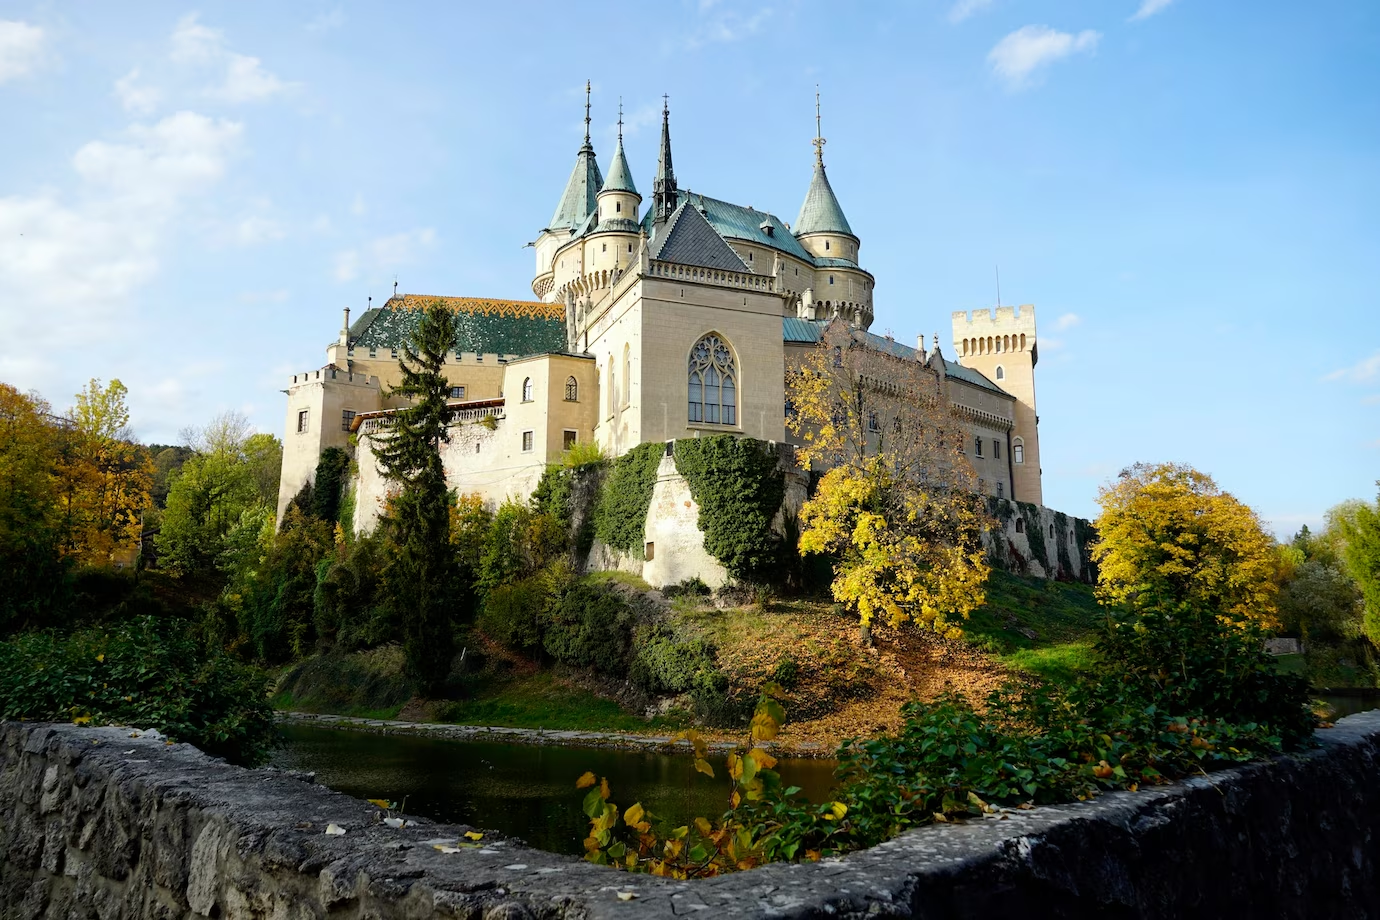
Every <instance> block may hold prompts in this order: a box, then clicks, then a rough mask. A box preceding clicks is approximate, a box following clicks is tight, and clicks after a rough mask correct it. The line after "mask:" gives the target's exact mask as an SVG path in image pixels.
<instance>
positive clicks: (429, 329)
mask: <svg viewBox="0 0 1380 920" xmlns="http://www.w3.org/2000/svg"><path fill="white" fill-rule="evenodd" d="M454 347H455V316H454V314H453V313H451V311H450V309H449V308H448V307H446V306H445V305H444V304H441V303H433V304H431V305H430V306H428V307H427V310H426V314H425V315H424V316H423V317H422V321H421V323H420V324H418V326H417V329H416V330H415V331H414V332H413V333H412V340H411V341H410V342H408V343H406V344H405V345H404V347H403V354H402V357H401V358H400V359H399V362H398V364H399V367H400V369H401V371H402V383H401V384H399V385H398V386H396V387H393V388H392V389H391V390H390V396H391V397H392V398H394V399H397V398H398V397H402V398H403V399H405V400H406V401H407V402H408V405H407V406H406V408H403V409H399V410H398V411H397V412H395V413H394V414H393V415H392V416H391V418H390V423H389V426H388V429H387V431H386V433H385V434H383V435H382V436H376V437H375V439H374V444H373V448H374V457H375V459H376V460H377V461H378V464H379V467H380V469H381V470H382V472H383V474H384V476H385V477H386V478H387V479H389V480H391V481H392V482H393V483H394V484H395V485H396V487H397V488H398V491H397V493H396V494H395V495H393V496H392V498H391V499H390V501H389V503H388V507H387V510H386V513H385V514H384V517H383V521H382V524H383V526H384V527H385V528H386V529H387V530H388V532H389V536H390V538H391V539H392V542H393V543H394V544H395V545H396V547H397V552H396V553H395V554H394V555H393V556H392V557H391V558H390V559H389V561H388V565H387V568H386V569H385V571H384V583H385V585H386V586H387V589H388V591H389V594H390V596H391V599H392V602H393V605H394V607H395V609H396V610H397V612H398V614H399V617H400V619H401V622H402V632H403V648H404V650H405V651H406V655H407V673H408V676H409V677H410V678H412V679H413V680H414V681H416V682H417V684H418V686H420V687H421V688H422V689H423V691H424V692H428V693H434V692H435V691H436V690H438V689H439V687H440V685H441V683H442V682H443V681H444V680H445V677H446V674H447V672H448V670H449V667H450V659H451V653H452V649H453V637H452V632H451V615H450V614H451V608H452V606H453V605H455V604H456V603H457V601H462V600H463V599H462V598H459V597H458V596H457V595H458V594H459V593H460V592H462V591H463V590H464V589H463V586H462V585H461V583H460V578H459V577H457V576H458V573H459V566H458V564H457V560H456V554H455V551H454V549H453V548H452V546H451V542H450V508H451V501H450V491H449V489H448V487H447V486H446V471H445V468H444V466H442V463H441V445H442V444H446V443H449V441H450V431H449V424H450V412H449V410H448V409H447V406H446V399H447V397H448V395H449V393H450V382H449V381H448V380H447V379H446V375H445V373H444V368H445V362H446V352H447V351H448V350H451V349H453V348H454Z"/></svg>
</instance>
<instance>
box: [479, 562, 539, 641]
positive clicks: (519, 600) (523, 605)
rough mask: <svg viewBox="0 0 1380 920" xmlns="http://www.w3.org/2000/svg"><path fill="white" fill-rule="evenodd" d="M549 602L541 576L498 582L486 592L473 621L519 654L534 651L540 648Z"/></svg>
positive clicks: (487, 634)
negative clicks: (503, 583) (476, 616)
mask: <svg viewBox="0 0 1380 920" xmlns="http://www.w3.org/2000/svg"><path fill="white" fill-rule="evenodd" d="M549 603H550V599H549V597H548V596H547V591H546V587H545V585H544V584H543V583H542V580H541V579H540V578H536V577H534V578H524V579H522V580H521V581H516V582H513V583H512V584H507V585H499V586H498V587H496V588H494V589H493V590H491V591H490V592H489V593H488V594H487V595H486V596H485V598H484V606H483V607H482V608H481V609H480V612H479V619H478V622H477V624H476V625H478V627H479V630H480V632H482V633H484V635H486V636H488V637H489V638H490V639H492V640H493V641H495V642H497V643H498V644H499V645H501V646H503V647H504V648H507V649H511V650H512V651H514V652H517V653H519V654H522V655H537V654H540V652H541V650H542V634H543V632H544V631H545V628H546V621H547V612H546V608H547V605H548V604H549Z"/></svg>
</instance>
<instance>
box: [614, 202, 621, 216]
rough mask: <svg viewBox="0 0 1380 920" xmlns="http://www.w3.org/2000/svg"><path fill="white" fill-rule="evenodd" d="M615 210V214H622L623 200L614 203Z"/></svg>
mask: <svg viewBox="0 0 1380 920" xmlns="http://www.w3.org/2000/svg"><path fill="white" fill-rule="evenodd" d="M613 211H614V213H615V214H622V213H623V202H621V201H615V202H614V203H613Z"/></svg>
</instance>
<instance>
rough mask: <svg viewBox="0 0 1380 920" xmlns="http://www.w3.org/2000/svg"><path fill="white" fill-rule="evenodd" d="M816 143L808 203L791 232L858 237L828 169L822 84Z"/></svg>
mask: <svg viewBox="0 0 1380 920" xmlns="http://www.w3.org/2000/svg"><path fill="white" fill-rule="evenodd" d="M812 143H813V144H814V145H815V174H814V176H813V177H811V179H810V189H809V191H807V192H806V193H805V203H804V204H802V205H801V206H800V216H799V217H797V218H796V219H795V226H794V227H792V228H791V232H792V233H794V234H795V235H796V236H797V237H801V236H805V235H807V234H810V233H841V234H844V235H847V236H852V237H853V238H854V239H856V238H857V237H856V235H855V234H854V233H853V228H852V227H850V226H848V218H846V217H844V216H843V208H841V207H840V206H839V200H838V198H837V197H835V195H834V190H833V188H831V187H830V185H829V177H828V175H826V174H825V172H824V138H823V137H822V132H821V130H820V118H819V87H818V86H816V87H815V139H814V140H813V141H812Z"/></svg>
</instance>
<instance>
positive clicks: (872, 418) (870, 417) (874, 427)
mask: <svg viewBox="0 0 1380 920" xmlns="http://www.w3.org/2000/svg"><path fill="white" fill-rule="evenodd" d="M867 430H868V431H881V430H882V426H881V425H879V424H878V423H877V413H876V412H869V413H867Z"/></svg>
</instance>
